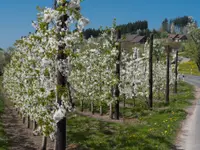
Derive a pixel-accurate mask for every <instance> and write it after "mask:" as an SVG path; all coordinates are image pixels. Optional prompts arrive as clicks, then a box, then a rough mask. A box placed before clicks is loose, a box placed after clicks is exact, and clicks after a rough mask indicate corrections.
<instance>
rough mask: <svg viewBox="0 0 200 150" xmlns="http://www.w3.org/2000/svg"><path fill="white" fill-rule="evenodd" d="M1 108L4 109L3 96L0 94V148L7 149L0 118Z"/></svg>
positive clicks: (0, 149) (1, 149)
mask: <svg viewBox="0 0 200 150" xmlns="http://www.w3.org/2000/svg"><path fill="white" fill-rule="evenodd" d="M3 109H4V103H3V98H2V96H1V95H0V150H7V144H8V143H7V138H6V135H5V132H4V130H3V125H2V120H1V115H2V113H3Z"/></svg>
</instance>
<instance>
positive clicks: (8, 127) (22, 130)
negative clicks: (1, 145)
mask: <svg viewBox="0 0 200 150" xmlns="http://www.w3.org/2000/svg"><path fill="white" fill-rule="evenodd" d="M2 120H3V126H4V130H5V132H6V135H7V137H8V139H9V147H8V148H9V150H39V149H40V146H41V144H42V137H41V136H33V132H32V130H31V129H27V128H26V125H24V124H23V123H22V119H21V118H20V117H19V116H18V114H17V111H16V110H15V109H13V108H12V107H10V106H9V107H8V106H7V105H5V110H4V114H3V116H2ZM47 150H53V143H52V142H50V141H48V148H47Z"/></svg>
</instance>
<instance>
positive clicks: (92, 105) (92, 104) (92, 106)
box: [91, 101, 94, 115]
mask: <svg viewBox="0 0 200 150" xmlns="http://www.w3.org/2000/svg"><path fill="white" fill-rule="evenodd" d="M91 112H92V114H93V115H94V102H93V101H92V102H91Z"/></svg>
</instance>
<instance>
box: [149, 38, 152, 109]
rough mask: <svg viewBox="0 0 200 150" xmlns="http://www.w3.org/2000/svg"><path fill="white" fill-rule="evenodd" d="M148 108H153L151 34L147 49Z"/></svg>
mask: <svg viewBox="0 0 200 150" xmlns="http://www.w3.org/2000/svg"><path fill="white" fill-rule="evenodd" d="M148 104H149V108H150V109H152V107H153V34H151V36H150V48H149V102H148Z"/></svg>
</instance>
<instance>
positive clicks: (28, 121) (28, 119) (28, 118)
mask: <svg viewBox="0 0 200 150" xmlns="http://www.w3.org/2000/svg"><path fill="white" fill-rule="evenodd" d="M27 128H28V129H29V128H30V116H29V115H28V117H27Z"/></svg>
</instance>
